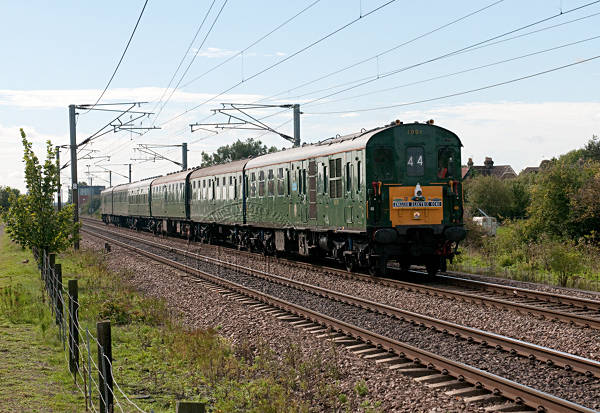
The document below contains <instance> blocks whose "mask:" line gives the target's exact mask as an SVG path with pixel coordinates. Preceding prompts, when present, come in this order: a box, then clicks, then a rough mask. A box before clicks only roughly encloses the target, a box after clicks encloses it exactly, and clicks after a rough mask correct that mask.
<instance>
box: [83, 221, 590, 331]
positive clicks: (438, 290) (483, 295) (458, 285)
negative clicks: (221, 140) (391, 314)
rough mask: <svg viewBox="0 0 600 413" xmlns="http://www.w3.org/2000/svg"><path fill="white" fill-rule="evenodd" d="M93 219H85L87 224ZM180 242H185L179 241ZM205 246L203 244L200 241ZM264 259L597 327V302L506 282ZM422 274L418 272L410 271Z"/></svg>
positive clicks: (234, 251) (97, 226)
mask: <svg viewBox="0 0 600 413" xmlns="http://www.w3.org/2000/svg"><path fill="white" fill-rule="evenodd" d="M92 221H93V220H86V222H87V223H86V225H88V226H89V225H91V222H92ZM94 223H96V224H101V226H99V225H94V226H95V227H96V228H104V229H105V230H108V228H107V227H105V226H104V224H103V223H101V222H100V221H94ZM181 242H185V241H183V240H181ZM202 245H205V244H202ZM231 252H232V254H242V255H246V256H253V257H257V256H260V254H256V253H252V252H247V251H237V250H232V251H231ZM267 260H274V261H275V262H278V263H282V264H285V265H290V266H294V267H299V268H306V269H310V270H316V271H321V272H324V273H329V274H332V275H335V276H338V277H342V278H345V279H355V280H360V281H366V282H372V283H377V284H380V285H384V286H388V287H393V288H398V289H402V290H406V291H414V292H420V293H424V294H428V295H431V296H438V297H445V298H449V299H455V300H460V301H465V302H472V303H476V304H481V305H485V306H490V307H495V308H500V309H507V310H511V311H517V312H519V313H523V314H531V315H534V316H538V317H543V318H545V319H548V320H559V321H562V322H566V323H569V324H574V325H578V326H582V327H589V328H594V329H597V330H600V301H599V300H592V299H588V298H581V297H575V296H569V295H562V294H557V293H549V292H544V291H536V290H528V289H524V288H516V287H512V286H507V285H501V284H494V283H487V282H481V281H475V280H469V279H463V278H457V277H452V276H447V275H440V276H438V277H436V284H435V285H431V284H428V283H423V282H409V281H403V280H398V279H392V278H380V277H372V276H369V275H365V274H361V273H355V272H349V271H346V270H343V269H339V268H335V267H331V266H327V265H320V264H314V263H308V262H303V261H296V260H289V259H285V258H275V257H267ZM413 273H417V274H419V275H423V274H421V273H419V272H418V271H413Z"/></svg>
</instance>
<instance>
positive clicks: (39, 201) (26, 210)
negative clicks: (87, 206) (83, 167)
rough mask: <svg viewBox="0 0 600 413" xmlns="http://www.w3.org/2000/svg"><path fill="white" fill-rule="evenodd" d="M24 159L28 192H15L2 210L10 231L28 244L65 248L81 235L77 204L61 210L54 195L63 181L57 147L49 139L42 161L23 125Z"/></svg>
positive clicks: (7, 228)
mask: <svg viewBox="0 0 600 413" xmlns="http://www.w3.org/2000/svg"><path fill="white" fill-rule="evenodd" d="M21 142H22V143H23V163H24V164H25V184H26V186H27V193H25V194H18V192H11V193H10V194H9V198H8V204H9V205H10V206H9V207H8V209H7V210H6V211H4V212H3V214H2V220H3V221H4V223H5V225H6V229H5V230H6V232H7V233H8V234H9V235H10V237H11V238H12V239H14V240H15V241H16V242H17V243H18V244H20V245H22V246H23V247H24V248H29V249H37V250H38V251H40V252H41V251H42V250H46V251H47V252H49V253H50V252H61V251H64V250H65V249H66V248H68V247H69V246H70V245H71V243H72V241H73V237H75V236H77V231H76V229H77V225H78V224H75V223H73V206H72V205H69V206H66V207H65V208H64V209H62V210H60V211H57V210H56V209H55V208H54V196H55V195H56V191H57V189H58V185H59V165H57V163H56V150H55V149H54V147H53V146H52V143H51V142H50V141H47V142H46V160H45V161H44V163H40V160H39V158H38V157H37V156H36V154H35V153H34V152H33V150H32V144H31V142H29V140H28V139H27V136H26V135H25V132H24V131H23V129H21Z"/></svg>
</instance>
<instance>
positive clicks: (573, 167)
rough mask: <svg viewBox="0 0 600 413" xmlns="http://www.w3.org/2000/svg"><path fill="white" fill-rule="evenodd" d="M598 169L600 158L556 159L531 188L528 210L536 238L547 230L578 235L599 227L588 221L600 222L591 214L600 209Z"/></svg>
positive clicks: (555, 234)
mask: <svg viewBox="0 0 600 413" xmlns="http://www.w3.org/2000/svg"><path fill="white" fill-rule="evenodd" d="M567 155H570V154H567ZM572 162H575V163H572ZM598 171H600V164H599V163H598V162H594V161H581V162H580V161H579V160H577V161H574V160H573V157H571V156H566V157H561V158H560V159H553V160H552V161H551V162H550V164H549V165H548V167H547V168H545V170H544V171H542V172H540V174H539V176H538V179H537V182H536V184H535V185H534V186H533V187H532V189H531V204H530V206H529V210H528V212H529V215H530V217H531V220H530V221H531V222H530V224H531V230H532V233H531V236H532V237H533V238H536V237H538V236H539V235H541V234H543V233H545V234H548V235H549V236H551V237H564V238H577V237H580V236H583V235H587V234H589V233H590V231H592V230H594V229H597V228H589V227H586V224H589V223H591V222H593V221H594V220H595V221H596V222H597V220H596V219H595V217H593V216H592V217H590V216H589V214H590V213H591V214H593V213H594V211H595V210H596V206H595V205H594V203H595V202H596V201H597V200H596V199H594V198H593V192H594V191H596V190H597V189H595V186H596V185H598V182H597V181H596V180H595V179H594V177H595V175H596V174H597V173H598ZM588 195H590V196H588ZM588 218H591V219H592V220H591V221H590V220H588Z"/></svg>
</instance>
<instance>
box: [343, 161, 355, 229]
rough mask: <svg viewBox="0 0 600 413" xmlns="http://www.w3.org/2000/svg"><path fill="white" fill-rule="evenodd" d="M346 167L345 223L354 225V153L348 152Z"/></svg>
mask: <svg viewBox="0 0 600 413" xmlns="http://www.w3.org/2000/svg"><path fill="white" fill-rule="evenodd" d="M345 158H346V159H345V161H346V163H345V165H344V198H345V200H346V202H344V223H345V224H352V212H353V207H354V190H353V186H354V179H353V178H354V176H353V175H354V164H353V162H352V161H353V158H352V152H346V157H345Z"/></svg>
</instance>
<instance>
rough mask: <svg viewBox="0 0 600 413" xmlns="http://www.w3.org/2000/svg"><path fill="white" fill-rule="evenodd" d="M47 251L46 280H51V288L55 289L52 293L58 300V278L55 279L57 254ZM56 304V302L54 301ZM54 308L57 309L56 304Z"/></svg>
mask: <svg viewBox="0 0 600 413" xmlns="http://www.w3.org/2000/svg"><path fill="white" fill-rule="evenodd" d="M44 251H46V279H50V286H51V287H53V288H52V289H51V290H50V291H51V292H52V297H53V298H54V300H56V296H55V294H54V292H55V291H56V278H54V277H53V275H52V274H53V272H54V270H55V268H54V267H55V265H56V254H49V253H48V252H47V251H48V250H46V249H45V250H44ZM53 302H54V301H53ZM54 307H55V308H56V303H55V302H54Z"/></svg>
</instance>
